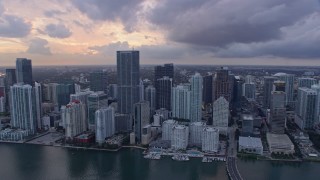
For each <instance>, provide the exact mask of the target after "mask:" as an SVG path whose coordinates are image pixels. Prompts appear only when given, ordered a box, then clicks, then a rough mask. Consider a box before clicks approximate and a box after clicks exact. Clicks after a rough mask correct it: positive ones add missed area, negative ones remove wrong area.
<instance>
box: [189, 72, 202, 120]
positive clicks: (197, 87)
mask: <svg viewBox="0 0 320 180" xmlns="http://www.w3.org/2000/svg"><path fill="white" fill-rule="evenodd" d="M189 81H190V84H191V86H190V87H191V101H190V103H191V105H190V108H191V110H190V111H191V112H192V113H191V114H190V120H191V122H196V121H201V118H202V85H203V78H202V76H201V75H200V74H199V73H196V74H195V75H193V76H192V77H191V78H190V80H189Z"/></svg>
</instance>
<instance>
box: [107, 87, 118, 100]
mask: <svg viewBox="0 0 320 180" xmlns="http://www.w3.org/2000/svg"><path fill="white" fill-rule="evenodd" d="M109 96H110V97H112V98H113V99H117V97H118V85H117V84H110V85H109Z"/></svg>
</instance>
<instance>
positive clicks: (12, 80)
mask: <svg viewBox="0 0 320 180" xmlns="http://www.w3.org/2000/svg"><path fill="white" fill-rule="evenodd" d="M16 83H17V77H16V69H6V83H5V86H6V95H5V97H6V98H5V99H6V103H5V105H6V111H10V86H13V85H14V84H16Z"/></svg>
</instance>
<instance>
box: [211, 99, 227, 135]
mask: <svg viewBox="0 0 320 180" xmlns="http://www.w3.org/2000/svg"><path fill="white" fill-rule="evenodd" d="M228 123H229V102H228V101H227V100H226V99H225V98H224V97H220V98H219V99H217V100H216V101H215V102H213V106H212V125H213V126H214V127H217V128H219V130H220V131H221V132H224V133H227V128H228Z"/></svg>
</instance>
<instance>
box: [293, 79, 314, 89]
mask: <svg viewBox="0 0 320 180" xmlns="http://www.w3.org/2000/svg"><path fill="white" fill-rule="evenodd" d="M314 84H317V80H316V79H314V78H308V77H303V78H298V87H299V88H300V87H307V88H311V86H312V85H314Z"/></svg>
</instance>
